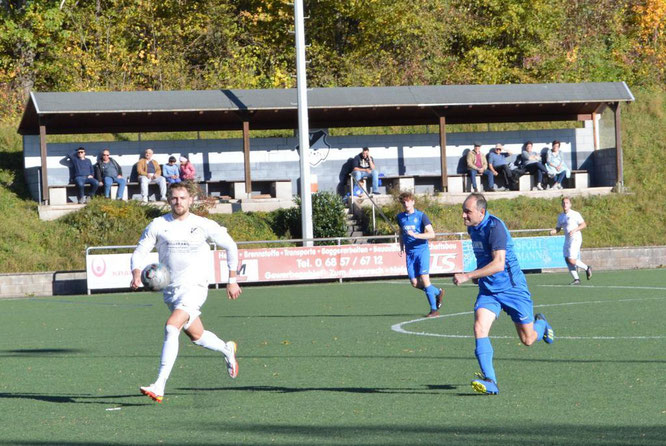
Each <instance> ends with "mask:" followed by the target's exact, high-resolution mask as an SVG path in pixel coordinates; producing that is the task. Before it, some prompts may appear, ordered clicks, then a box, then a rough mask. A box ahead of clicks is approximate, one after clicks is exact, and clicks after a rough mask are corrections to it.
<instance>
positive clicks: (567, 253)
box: [550, 197, 592, 285]
mask: <svg viewBox="0 0 666 446" xmlns="http://www.w3.org/2000/svg"><path fill="white" fill-rule="evenodd" d="M562 210H563V211H564V212H562V213H561V214H560V215H558V217H557V224H556V225H555V229H551V230H550V235H555V234H557V233H558V232H560V229H564V249H563V253H564V259H565V260H566V261H567V268H569V273H571V276H572V277H573V279H574V280H573V282H571V284H570V285H580V278H579V277H578V271H577V270H576V267H578V268H582V269H584V270H585V275H586V276H587V280H590V279H591V278H592V267H591V266H589V265H586V264H585V263H583V262H582V261H581V260H580V246H581V245H582V244H583V234H581V232H580V231H582V230H583V229H585V228H586V227H587V224H585V220H583V216H582V215H580V213H578V212H576V211H574V210H573V209H571V199H570V198H568V197H564V198H562Z"/></svg>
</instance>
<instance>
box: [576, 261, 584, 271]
mask: <svg viewBox="0 0 666 446" xmlns="http://www.w3.org/2000/svg"><path fill="white" fill-rule="evenodd" d="M576 266H577V267H578V268H581V269H583V270H584V271H587V265H586V264H584V263H583V262H582V261H581V260H576Z"/></svg>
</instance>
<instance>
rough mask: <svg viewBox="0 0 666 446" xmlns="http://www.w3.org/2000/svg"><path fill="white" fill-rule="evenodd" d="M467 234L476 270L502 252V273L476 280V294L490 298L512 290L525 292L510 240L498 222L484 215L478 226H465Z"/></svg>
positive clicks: (502, 225) (525, 287)
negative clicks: (477, 283)
mask: <svg viewBox="0 0 666 446" xmlns="http://www.w3.org/2000/svg"><path fill="white" fill-rule="evenodd" d="M467 232H468V233H469V235H470V238H471V239H472V248H473V249H474V255H475V256H476V265H477V269H478V268H483V267H484V266H486V265H488V264H489V263H490V262H491V261H492V259H493V251H502V250H503V251H506V257H505V261H504V270H503V271H500V272H498V273H495V274H493V275H491V276H488V277H482V278H480V279H479V289H480V294H494V293H499V292H501V291H505V290H508V289H511V288H516V287H517V288H523V289H525V290H527V281H526V280H525V275H524V274H523V272H522V271H521V269H520V265H519V264H518V258H517V257H516V253H515V252H514V251H513V240H512V239H511V235H510V234H509V231H508V230H507V229H506V225H505V224H504V222H503V221H502V220H500V219H499V218H497V217H495V216H494V215H491V214H490V213H489V212H486V215H485V216H484V217H483V220H481V223H479V224H478V225H477V226H469V227H468V228H467Z"/></svg>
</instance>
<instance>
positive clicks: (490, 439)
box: [0, 418, 666, 446]
mask: <svg viewBox="0 0 666 446" xmlns="http://www.w3.org/2000/svg"><path fill="white" fill-rule="evenodd" d="M319 423H320V425H316V424H312V423H308V424H266V423H260V422H255V423H237V422H230V421H229V419H228V418H225V419H224V420H223V421H221V422H219V423H200V422H199V423H197V424H196V425H195V426H192V429H195V430H197V431H206V432H211V433H212V434H213V435H214V436H215V437H216V438H217V439H216V440H211V441H203V442H197V441H188V442H187V444H188V445H193V446H204V445H212V444H216V445H219V446H226V445H236V444H241V443H242V444H244V445H248V446H259V445H268V444H274V445H292V444H331V445H337V444H340V445H343V444H344V445H349V444H354V445H358V446H366V445H368V446H369V445H377V444H381V445H383V446H404V445H405V444H416V443H418V444H420V445H443V444H446V445H447V446H468V445H473V444H483V445H484V446H500V445H509V444H515V445H519V444H532V445H544V444H548V445H563V446H564V445H566V446H569V445H588V446H589V445H601V444H612V445H620V444H622V445H625V444H626V445H642V446H653V445H654V446H657V445H659V446H661V445H663V444H664V441H663V440H664V436H665V435H666V427H664V426H654V425H651V426H627V425H613V424H610V423H609V424H606V425H589V424H575V423H553V424H545V423H534V422H530V421H526V422H525V423H523V424H520V425H518V424H510V425H502V426H497V425H492V424H489V423H479V424H478V425H463V426H460V425H457V426H448V425H445V424H444V423H446V420H443V421H439V422H438V421H432V422H431V423H430V425H427V426H425V425H423V424H418V425H412V424H393V423H391V424H386V423H385V424H379V423H378V424H372V425H369V424H365V425H352V426H350V425H346V424H339V423H338V424H335V423H326V420H320V421H319ZM321 424H326V425H321ZM230 435H231V436H234V437H235V438H243V440H242V442H241V441H238V440H236V441H233V440H231V441H221V440H222V439H223V438H225V437H226V438H228V437H229V436H230ZM107 444H114V445H117V446H130V445H139V446H141V445H149V444H155V443H154V442H137V441H132V442H116V441H113V442H108V441H89V440H82V441H61V440H51V441H44V440H42V441H35V440H23V441H21V440H18V441H17V440H11V439H6V438H3V439H2V440H0V445H14V446H27V445H34V446H55V445H59V446H60V445H62V446H81V445H90V446H101V445H107Z"/></svg>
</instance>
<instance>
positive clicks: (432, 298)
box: [423, 285, 439, 311]
mask: <svg viewBox="0 0 666 446" xmlns="http://www.w3.org/2000/svg"><path fill="white" fill-rule="evenodd" d="M423 292H424V293H425V294H426V297H427V298H428V303H429V304H430V309H431V310H432V311H436V310H437V295H438V294H439V288H437V287H436V286H433V285H428V286H427V287H425V288H423Z"/></svg>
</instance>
